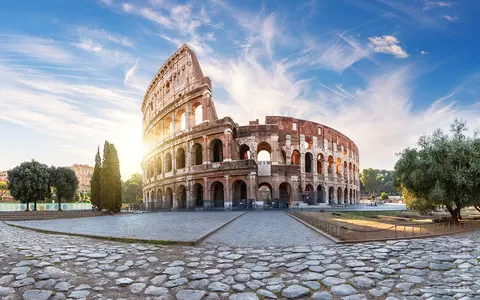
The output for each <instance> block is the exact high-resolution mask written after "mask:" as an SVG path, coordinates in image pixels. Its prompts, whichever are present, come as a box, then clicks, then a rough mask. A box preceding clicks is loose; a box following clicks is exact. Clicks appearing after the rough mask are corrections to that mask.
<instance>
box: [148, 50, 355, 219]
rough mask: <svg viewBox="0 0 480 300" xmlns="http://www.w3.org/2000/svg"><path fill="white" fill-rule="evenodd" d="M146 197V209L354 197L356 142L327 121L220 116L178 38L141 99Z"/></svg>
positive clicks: (324, 202) (313, 201) (274, 204)
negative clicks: (237, 120) (244, 121)
mask: <svg viewBox="0 0 480 300" xmlns="http://www.w3.org/2000/svg"><path fill="white" fill-rule="evenodd" d="M142 112H143V133H144V135H143V140H144V143H145V145H146V147H147V154H146V155H145V157H144V159H143V162H142V169H143V183H144V201H145V204H146V205H147V207H148V208H149V209H152V210H157V209H192V208H205V209H213V208H218V209H231V208H255V207H257V208H258V207H279V208H282V207H287V206H289V205H290V206H291V205H296V204H302V205H307V204H309V205H337V204H354V203H358V201H359V154H358V148H357V146H356V145H355V143H354V142H353V141H352V140H350V139H349V138H348V137H346V136H345V135H343V134H342V133H340V132H338V131H337V130H335V129H333V128H330V127H327V126H325V125H322V124H319V123H314V122H310V121H305V120H299V119H295V118H290V117H281V116H267V117H266V120H265V124H259V121H258V120H255V121H250V123H249V125H245V126H239V125H238V124H236V123H235V122H234V121H233V120H232V119H231V118H230V117H224V118H218V117H217V113H216V111H215V105H214V103H213V101H212V83H211V81H210V79H209V78H208V77H206V76H204V75H203V73H202V70H201V68H200V64H199V62H198V60H197V58H196V55H195V53H194V52H193V51H192V50H191V49H190V48H189V47H188V46H187V45H184V46H182V47H181V48H180V49H178V50H177V51H176V52H175V53H174V54H173V55H172V56H171V57H170V58H169V59H168V60H167V62H166V63H165V64H164V65H163V66H162V67H161V68H160V70H159V71H158V73H157V75H156V76H155V78H154V79H153V80H152V82H151V83H150V85H149V87H148V89H147V92H146V94H145V97H144V100H143V103H142Z"/></svg>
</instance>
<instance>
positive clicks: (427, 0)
mask: <svg viewBox="0 0 480 300" xmlns="http://www.w3.org/2000/svg"><path fill="white" fill-rule="evenodd" d="M453 4H454V3H453V2H447V1H430V0H425V4H424V5H423V10H430V9H434V8H439V7H450V6H452V5H453Z"/></svg>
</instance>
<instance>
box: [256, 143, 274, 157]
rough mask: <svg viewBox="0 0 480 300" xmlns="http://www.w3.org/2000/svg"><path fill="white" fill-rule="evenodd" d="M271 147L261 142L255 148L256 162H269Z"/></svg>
mask: <svg viewBox="0 0 480 300" xmlns="http://www.w3.org/2000/svg"><path fill="white" fill-rule="evenodd" d="M271 160H272V147H271V146H270V144H269V143H266V142H261V143H260V144H258V146H257V161H271Z"/></svg>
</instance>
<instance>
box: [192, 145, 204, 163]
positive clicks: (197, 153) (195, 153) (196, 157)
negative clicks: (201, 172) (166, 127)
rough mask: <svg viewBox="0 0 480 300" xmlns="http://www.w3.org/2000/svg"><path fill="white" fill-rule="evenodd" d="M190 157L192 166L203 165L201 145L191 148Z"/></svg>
mask: <svg viewBox="0 0 480 300" xmlns="http://www.w3.org/2000/svg"><path fill="white" fill-rule="evenodd" d="M191 157H192V165H194V166H198V165H201V164H202V163H203V149H202V145H200V144H199V143H196V144H194V145H193V146H192V152H191Z"/></svg>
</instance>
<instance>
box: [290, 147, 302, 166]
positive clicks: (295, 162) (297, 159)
mask: <svg viewBox="0 0 480 300" xmlns="http://www.w3.org/2000/svg"><path fill="white" fill-rule="evenodd" d="M292 165H297V166H299V165H300V152H299V151H298V150H293V152H292Z"/></svg>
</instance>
